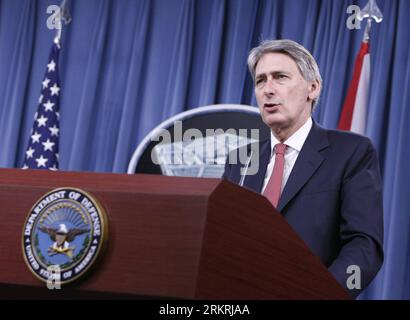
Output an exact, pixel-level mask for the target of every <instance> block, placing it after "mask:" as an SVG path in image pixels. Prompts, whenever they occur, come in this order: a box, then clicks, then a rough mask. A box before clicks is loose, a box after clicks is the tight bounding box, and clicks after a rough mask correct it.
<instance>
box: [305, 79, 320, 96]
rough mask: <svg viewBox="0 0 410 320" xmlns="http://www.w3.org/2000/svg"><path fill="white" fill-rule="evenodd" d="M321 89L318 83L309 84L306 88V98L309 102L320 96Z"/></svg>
mask: <svg viewBox="0 0 410 320" xmlns="http://www.w3.org/2000/svg"><path fill="white" fill-rule="evenodd" d="M321 89H322V87H321V85H320V83H319V82H318V81H313V82H310V83H309V87H308V98H309V100H310V101H312V100H314V99H316V98H317V97H318V96H319V95H320V90H321Z"/></svg>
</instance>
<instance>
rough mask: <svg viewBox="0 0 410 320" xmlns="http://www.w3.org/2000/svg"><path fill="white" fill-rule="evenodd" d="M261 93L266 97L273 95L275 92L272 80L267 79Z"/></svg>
mask: <svg viewBox="0 0 410 320" xmlns="http://www.w3.org/2000/svg"><path fill="white" fill-rule="evenodd" d="M263 90H264V91H263V93H264V94H265V95H267V96H271V95H274V94H275V92H276V89H275V84H274V83H273V79H267V80H266V83H265V86H264V87H263Z"/></svg>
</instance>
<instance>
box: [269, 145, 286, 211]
mask: <svg viewBox="0 0 410 320" xmlns="http://www.w3.org/2000/svg"><path fill="white" fill-rule="evenodd" d="M286 147H287V146H286V144H283V143H278V144H277V145H275V165H274V166H273V171H272V175H271V176H270V178H269V181H268V184H267V185H266V188H265V191H264V192H263V195H264V196H265V197H266V198H268V200H269V201H270V202H271V203H272V204H273V206H274V207H275V208H276V207H277V206H278V203H279V197H280V191H281V187H282V178H283V169H284V167H285V150H286Z"/></svg>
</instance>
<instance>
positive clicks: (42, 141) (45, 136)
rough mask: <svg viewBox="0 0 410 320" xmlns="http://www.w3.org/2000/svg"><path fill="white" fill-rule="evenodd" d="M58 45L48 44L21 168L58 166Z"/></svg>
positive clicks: (52, 167)
mask: <svg viewBox="0 0 410 320" xmlns="http://www.w3.org/2000/svg"><path fill="white" fill-rule="evenodd" d="M59 54H60V46H59V44H58V43H57V42H55V43H54V45H53V47H52V48H51V53H50V58H49V60H48V61H49V63H48V64H47V71H46V74H45V76H44V80H43V82H42V89H41V95H40V98H39V101H38V108H37V112H36V114H35V116H34V124H33V129H32V130H31V133H30V140H29V143H28V147H27V150H26V155H25V158H24V164H23V169H49V170H58V141H59V135H60V128H59V120H60V114H59V105H60V84H59V80H58V58H59Z"/></svg>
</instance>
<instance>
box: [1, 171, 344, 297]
mask: <svg viewBox="0 0 410 320" xmlns="http://www.w3.org/2000/svg"><path fill="white" fill-rule="evenodd" d="M60 187H72V188H79V189H82V190H84V191H86V192H89V193H91V194H92V195H93V196H94V197H96V198H97V199H98V200H99V202H100V203H101V205H102V206H103V207H104V208H105V209H106V211H107V214H108V219H109V240H108V246H107V248H106V251H105V253H104V254H103V257H102V259H101V260H100V261H98V262H97V264H96V266H95V268H94V269H93V270H91V271H90V272H89V274H88V275H87V276H86V277H85V278H84V279H82V280H81V281H80V282H77V283H74V284H72V285H68V286H67V287H64V286H63V288H62V290H60V292H59V293H56V296H55V297H57V298H61V297H64V294H63V292H64V290H66V292H67V297H68V296H70V297H72V296H76V294H78V297H81V298H84V297H87V295H88V296H89V297H92V296H93V295H94V296H98V295H101V296H105V297H110V296H111V297H135V298H144V297H145V298H147V297H148V298H151V297H159V298H182V299H196V298H200V299H322V298H327V299H346V298H348V295H347V293H346V291H345V290H344V289H343V288H342V287H340V286H339V284H338V283H337V282H336V280H335V279H334V278H333V277H332V276H331V275H330V274H329V273H328V271H327V270H326V268H325V267H324V266H323V265H322V264H321V263H320V261H319V260H318V259H317V258H316V257H315V256H314V255H313V254H312V253H311V252H310V250H309V249H308V248H307V247H306V245H305V244H304V243H303V242H302V241H301V240H300V239H299V237H298V236H297V235H296V234H295V233H294V232H293V230H292V229H291V228H290V226H289V225H288V224H287V222H286V221H285V220H284V219H283V218H282V216H281V215H280V214H279V213H277V212H276V211H275V209H274V208H273V207H272V206H271V205H270V204H269V202H268V201H267V200H266V199H265V198H264V197H262V196H260V195H258V194H255V193H252V192H250V191H247V190H245V189H242V188H240V187H238V186H235V185H233V184H231V183H229V182H226V181H222V180H219V179H196V178H177V177H164V176H157V175H125V174H111V173H85V172H49V171H37V170H20V169H0V203H1V206H0V216H1V220H0V221H2V226H1V229H2V231H1V232H0V296H1V297H4V296H7V288H8V290H9V292H14V294H18V292H19V291H21V292H22V294H23V291H24V292H26V294H25V297H27V295H29V296H30V294H27V292H33V294H32V295H33V298H36V297H37V298H38V297H41V296H44V297H47V298H50V290H48V289H47V288H46V285H45V283H42V282H41V281H39V280H38V279H37V278H35V277H34V276H33V275H32V274H31V272H30V271H29V269H28V267H27V266H26V264H25V261H24V258H23V254H22V243H21V242H22V240H21V239H22V230H23V225H24V223H25V221H26V218H27V215H28V213H29V211H30V209H31V208H32V206H33V205H34V204H35V203H36V201H37V200H38V199H39V198H41V197H42V196H43V195H44V194H45V193H47V192H49V191H51V190H52V189H55V188H60ZM28 287H29V288H30V290H23V289H22V288H28ZM10 288H12V290H11V289H10ZM10 290H11V291H10ZM54 291H56V290H54Z"/></svg>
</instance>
